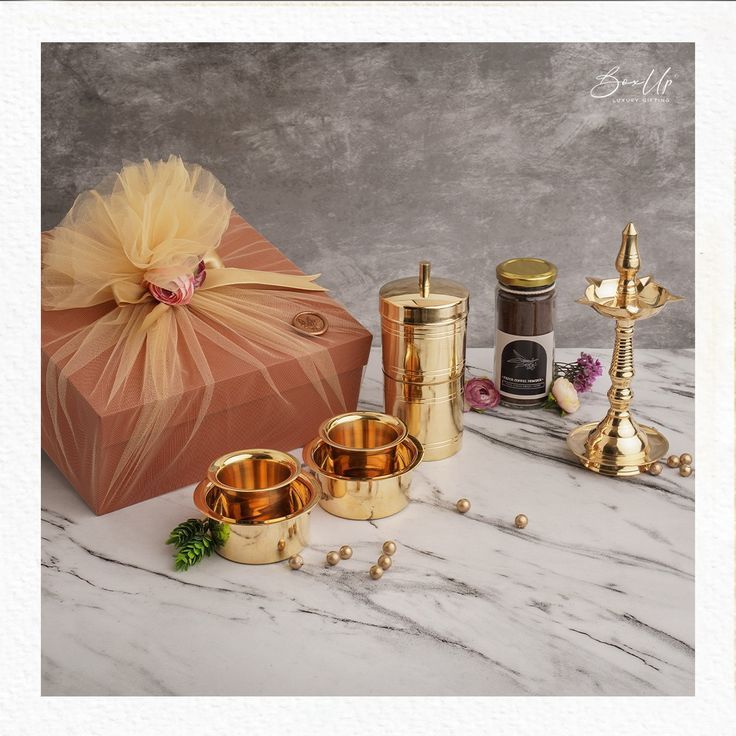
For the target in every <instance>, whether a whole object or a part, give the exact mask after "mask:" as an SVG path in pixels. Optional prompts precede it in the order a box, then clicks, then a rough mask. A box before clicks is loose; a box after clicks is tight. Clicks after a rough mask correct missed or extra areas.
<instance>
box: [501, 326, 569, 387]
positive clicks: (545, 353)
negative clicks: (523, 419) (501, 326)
mask: <svg viewBox="0 0 736 736" xmlns="http://www.w3.org/2000/svg"><path fill="white" fill-rule="evenodd" d="M554 347H555V333H554V332H548V333H546V334H545V335H509V334H508V333H506V332H501V330H496V353H495V383H496V388H497V389H498V390H499V392H500V394H501V396H508V397H509V398H522V399H542V398H544V397H545V396H546V395H547V394H548V393H549V388H550V384H551V383H552V369H553V365H552V363H553V360H554V357H553V356H554Z"/></svg>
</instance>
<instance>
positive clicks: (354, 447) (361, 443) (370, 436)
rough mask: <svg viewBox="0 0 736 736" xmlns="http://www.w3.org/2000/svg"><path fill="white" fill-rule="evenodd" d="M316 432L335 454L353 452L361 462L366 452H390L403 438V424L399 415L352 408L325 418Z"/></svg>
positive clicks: (385, 454)
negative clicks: (352, 409) (351, 410)
mask: <svg viewBox="0 0 736 736" xmlns="http://www.w3.org/2000/svg"><path fill="white" fill-rule="evenodd" d="M318 434H319V436H320V438H321V439H322V441H323V442H324V443H325V444H326V445H327V446H328V447H329V448H330V451H331V453H332V454H333V455H334V456H337V455H340V456H348V455H352V456H354V459H353V460H352V461H351V462H353V463H357V464H362V463H363V461H364V458H365V457H367V456H381V457H383V456H391V457H393V456H394V455H395V453H396V448H397V447H399V445H400V444H401V443H402V442H403V441H404V440H405V439H406V437H407V435H408V431H407V429H406V425H405V424H404V422H402V421H401V419H399V418H398V417H393V416H391V415H390V414H382V413H380V412H377V411H353V412H348V413H347V414H339V415H338V416H336V417H332V418H331V419H327V420H326V421H324V422H322V424H321V425H320V428H319V431H318Z"/></svg>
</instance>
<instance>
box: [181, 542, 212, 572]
mask: <svg viewBox="0 0 736 736" xmlns="http://www.w3.org/2000/svg"><path fill="white" fill-rule="evenodd" d="M214 548H215V543H214V542H213V541H212V539H211V538H210V537H208V536H196V537H194V538H193V539H190V540H189V541H188V542H187V543H186V544H183V545H182V546H181V547H179V549H178V551H177V553H176V555H175V556H174V567H175V568H176V570H178V571H180V572H181V571H184V570H188V569H189V568H190V567H191V566H192V565H196V564H197V563H198V562H201V560H203V559H204V558H205V557H209V556H210V555H211V554H212V550H213V549H214Z"/></svg>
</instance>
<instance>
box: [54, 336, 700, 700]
mask: <svg viewBox="0 0 736 736" xmlns="http://www.w3.org/2000/svg"><path fill="white" fill-rule="evenodd" d="M578 352H579V351H575V350H561V351H558V358H561V359H565V360H570V359H574V357H575V356H576V355H577V353H578ZM594 352H595V354H596V355H598V356H600V357H601V359H602V360H603V359H606V360H607V359H608V355H609V354H608V353H606V352H605V351H594ZM491 357H492V354H491V351H490V350H484V349H480V348H478V349H471V350H469V352H468V360H469V363H470V364H471V365H472V366H473V370H474V371H475V372H477V373H483V372H485V373H488V372H489V371H490V366H491ZM636 359H637V375H636V378H635V382H634V391H635V399H634V408H635V411H636V414H637V416H638V417H639V418H640V419H641V420H642V421H643V422H645V423H651V424H653V425H655V426H657V427H659V428H660V429H662V430H663V431H664V432H665V433H666V434H667V436H668V438H669V440H670V445H671V448H672V449H673V451H675V452H678V453H680V452H685V451H692V450H693V396H694V386H693V353H692V351H690V350H638V351H637V353H636ZM380 376H381V373H380V355H379V354H378V352H377V351H375V350H374V351H373V354H372V356H371V361H370V363H369V367H368V369H367V371H366V377H365V380H364V384H363V390H362V395H361V405H362V406H363V407H365V408H382V388H381V379H380ZM606 389H607V377H606V376H604V377H603V378H601V379H599V381H598V382H597V384H596V386H595V389H594V391H593V392H592V393H591V394H586V395H585V397H584V399H583V403H582V407H581V409H580V410H579V412H577V413H576V414H575V415H573V416H568V417H564V418H561V417H559V416H557V415H556V414H554V413H551V412H545V411H518V410H511V409H504V408H498V409H496V410H494V412H493V414H492V415H480V414H472V413H471V414H468V415H466V433H465V438H464V446H463V449H462V451H461V452H460V453H459V454H458V455H456V456H454V457H452V458H449V459H447V460H445V461H441V462H435V463H423V464H421V465H420V466H419V468H418V469H417V471H416V473H415V477H414V483H413V486H412V497H413V500H412V503H411V504H410V505H409V507H408V508H407V509H406V510H405V511H403V512H401V513H400V514H397V515H396V516H394V517H390V518H387V519H381V520H377V521H370V522H356V521H348V520H345V519H339V518H337V517H333V516H330V515H329V514H327V513H325V512H324V511H322V510H321V509H319V508H318V509H316V510H315V511H314V512H313V515H312V539H313V544H312V546H311V547H309V548H308V549H306V550H305V551H304V553H303V557H304V560H305V564H304V567H303V568H302V569H301V570H300V571H299V572H293V571H291V570H289V569H288V566H287V565H286V564H285V563H284V564H276V565H266V566H253V567H250V566H240V565H237V564H233V563H230V562H228V561H226V560H223V559H221V558H219V557H213V558H210V559H207V560H205V561H204V562H203V563H202V564H201V565H200V566H198V567H195V568H193V569H192V570H190V571H189V572H187V573H176V572H174V570H173V566H172V560H171V548H170V547H167V546H165V545H164V544H163V540H164V539H165V537H166V535H167V533H168V531H169V529H170V528H171V527H173V526H174V525H175V524H176V523H177V522H178V521H181V520H182V519H184V518H186V517H187V516H190V515H191V516H194V515H195V512H194V507H193V505H192V501H191V492H192V488H191V487H189V488H185V489H181V490H179V491H175V492H173V493H170V494H167V495H166V496H162V497H160V498H157V499H153V500H151V501H147V502H145V503H143V504H139V505H137V506H134V507H131V508H128V509H123V510H121V511H117V512H115V513H112V514H109V515H106V516H103V517H95V516H94V515H93V514H92V512H90V511H89V510H88V509H87V507H86V506H85V505H84V503H83V502H82V501H81V500H80V499H79V498H78V497H77V496H76V494H75V493H74V492H73V491H72V490H71V488H70V487H69V486H68V485H67V483H66V482H65V481H64V480H63V478H62V477H61V475H60V474H59V473H58V472H57V471H56V469H55V468H54V467H53V465H52V464H51V463H50V462H49V461H48V460H47V459H46V458H44V461H43V491H42V504H43V508H42V520H43V523H42V534H43V547H42V552H43V554H42V565H43V575H42V587H43V599H42V657H43V661H42V671H43V684H42V688H43V693H44V694H46V695H113V694H114V695H288V694H295V695H338V694H349V695H396V694H410V695H412V694H413V695H423V694H427V695H586V694H590V695H688V694H692V693H693V692H694V684H693V678H694V649H693V647H694V582H693V569H694V568H693V551H694V513H693V512H694V488H695V482H694V478H681V477H680V476H679V475H678V474H677V473H676V472H675V471H672V470H670V469H665V470H664V471H663V473H662V475H660V476H659V477H652V476H640V477H637V478H634V479H631V480H620V479H609V478H602V477H599V476H597V475H595V474H593V473H590V472H588V471H586V470H584V469H583V468H581V467H580V466H578V464H577V462H576V460H575V459H574V457H573V456H572V455H571V454H570V453H569V452H568V451H567V449H566V447H565V444H564V439H565V436H566V434H567V432H568V431H569V429H571V428H572V427H573V426H575V425H576V424H578V423H582V422H586V421H592V420H594V419H597V418H599V417H601V416H602V414H603V411H604V407H605V405H606V400H605V391H606ZM696 462H697V458H696ZM696 472H697V471H696ZM461 496H466V497H468V498H470V499H471V501H472V509H471V510H470V512H469V513H468V514H466V515H464V516H463V515H460V514H458V513H457V512H456V511H455V510H454V504H455V501H456V500H457V499H458V498H459V497H461ZM518 513H525V514H526V515H527V516H528V517H529V525H528V526H527V528H526V529H523V530H518V529H516V528H515V527H514V526H513V519H514V517H515V516H516V514H518ZM389 538H391V539H394V540H396V542H397V545H398V550H397V552H396V555H395V557H394V565H393V567H392V568H391V569H390V570H389V571H388V572H387V573H386V574H385V575H384V577H383V578H382V579H381V580H379V581H372V580H370V578H369V577H368V568H369V566H370V565H371V564H372V563H373V562H374V561H375V559H376V558H377V557H378V554H379V553H380V545H381V543H382V542H383V541H384V540H385V539H389ZM341 544H350V545H351V546H352V547H353V550H354V553H353V557H352V559H350V560H347V561H342V562H340V563H339V565H337V567H335V568H328V567H327V566H326V565H325V564H324V555H325V553H326V552H327V551H328V550H330V549H337V548H338V547H339V546H340V545H341Z"/></svg>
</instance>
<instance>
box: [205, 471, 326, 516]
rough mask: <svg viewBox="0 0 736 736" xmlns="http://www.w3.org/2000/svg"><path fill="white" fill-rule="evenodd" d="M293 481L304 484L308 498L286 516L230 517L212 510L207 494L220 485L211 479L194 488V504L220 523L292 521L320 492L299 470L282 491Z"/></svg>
mask: <svg viewBox="0 0 736 736" xmlns="http://www.w3.org/2000/svg"><path fill="white" fill-rule="evenodd" d="M295 483H301V484H303V485H305V486H306V487H307V488H308V490H309V492H310V498H309V501H307V503H306V504H305V505H304V506H303V507H302V508H300V509H299V510H298V511H294V512H293V513H291V514H287V515H286V516H277V517H274V518H271V519H232V518H230V517H227V516H223V515H222V514H220V513H219V512H217V511H213V510H212V509H211V508H210V506H209V505H208V504H207V495H208V494H209V492H210V490H212V488H221V486H220V485H219V484H217V483H212V481H210V480H207V479H205V480H203V481H200V483H199V484H198V485H197V487H196V488H195V489H194V505H195V506H196V507H197V508H198V509H199V510H200V511H201V512H202V513H203V514H205V516H208V517H209V518H210V519H214V520H215V521H219V522H220V523H222V524H233V525H235V526H268V525H270V524H280V523H282V522H284V521H292V520H293V519H297V518H299V517H300V516H303V515H304V514H307V513H309V512H310V511H311V510H312V509H313V508H314V507H315V506H316V505H317V503H318V502H319V499H320V496H321V492H320V491H319V489H318V488H317V487H316V485H315V482H314V480H313V479H312V478H311V476H310V475H308V474H307V473H302V472H300V473H299V474H298V475H297V477H296V478H295V479H294V480H293V481H291V483H289V484H288V485H286V486H282V489H283V491H284V493H288V492H289V491H290V490H291V487H292V486H293V485H294V484H295Z"/></svg>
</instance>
